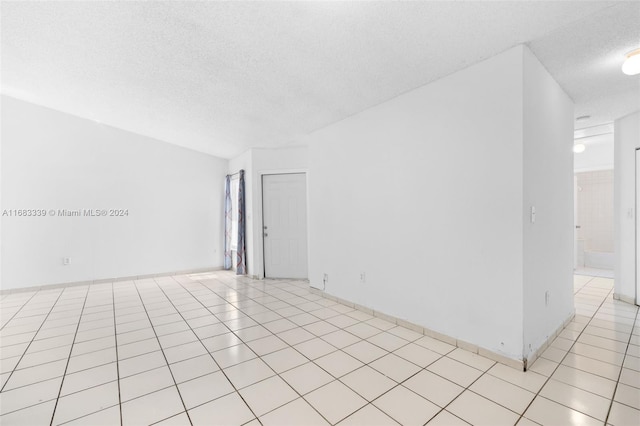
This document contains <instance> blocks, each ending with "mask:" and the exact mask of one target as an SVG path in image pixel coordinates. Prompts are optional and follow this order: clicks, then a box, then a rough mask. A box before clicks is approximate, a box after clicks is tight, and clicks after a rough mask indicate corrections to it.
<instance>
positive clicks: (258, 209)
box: [253, 168, 310, 279]
mask: <svg viewBox="0 0 640 426" xmlns="http://www.w3.org/2000/svg"><path fill="white" fill-rule="evenodd" d="M298 173H301V174H304V175H305V181H306V185H307V186H306V191H307V241H309V170H308V169H300V168H295V169H267V170H258V171H257V172H256V181H255V182H254V183H255V184H256V185H255V186H254V188H255V189H254V190H255V192H256V197H255V198H254V199H256V200H258V201H259V202H258V203H256V205H254V206H253V215H254V218H257V222H259V227H260V233H259V236H260V238H256V237H257V235H254V238H253V240H254V243H253V245H254V247H253V248H254V253H253V254H254V255H253V257H254V261H255V263H256V264H255V265H254V276H256V277H258V279H264V278H265V275H264V232H262V231H263V226H264V215H263V210H262V206H263V203H264V198H263V194H262V176H265V175H290V174H298ZM254 230H255V228H254ZM258 241H259V244H258ZM309 261H310V259H309V248H308V246H307V265H310V263H309Z"/></svg>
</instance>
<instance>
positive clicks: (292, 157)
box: [229, 146, 308, 278]
mask: <svg viewBox="0 0 640 426" xmlns="http://www.w3.org/2000/svg"><path fill="white" fill-rule="evenodd" d="M307 167H308V164H307V147H306V146H296V147H288V148H280V149H261V148H252V149H250V150H248V151H245V152H244V153H243V154H242V155H240V156H238V157H236V158H234V159H232V160H230V161H229V173H236V172H237V171H239V170H241V169H244V170H245V192H246V200H245V202H246V209H247V230H246V238H247V269H248V274H249V275H252V276H255V277H258V278H263V277H264V255H263V253H264V252H263V244H262V175H264V174H276V173H288V172H306V170H307Z"/></svg>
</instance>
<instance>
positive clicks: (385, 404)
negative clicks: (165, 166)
mask: <svg viewBox="0 0 640 426" xmlns="http://www.w3.org/2000/svg"><path fill="white" fill-rule="evenodd" d="M575 304H576V317H575V320H574V321H573V322H571V324H569V326H568V327H567V328H566V329H565V330H564V331H562V333H561V334H560V336H559V337H558V338H557V339H556V340H555V341H554V342H553V344H552V345H551V346H550V347H549V348H548V349H547V350H546V351H545V352H544V353H543V354H542V357H541V358H540V359H539V360H538V361H536V362H535V363H534V364H533V366H532V368H531V370H530V371H528V372H526V373H522V372H519V371H516V370H515V369H512V368H510V367H506V366H504V365H501V364H496V363H494V362H493V361H491V360H489V359H486V358H483V357H480V356H478V355H475V354H472V353H470V352H467V351H464V350H462V349H457V348H455V347H453V346H450V345H448V344H446V343H443V342H440V341H437V340H433V339H431V338H429V337H425V336H422V335H420V334H417V333H414V332H412V331H410V330H408V329H405V328H402V327H398V326H396V325H394V324H392V323H389V322H386V321H383V320H381V319H379V318H373V317H371V316H369V315H367V314H365V313H363V312H360V311H355V310H352V309H351V308H348V307H345V306H343V305H339V304H336V303H334V302H332V301H330V300H328V299H324V298H321V297H319V296H317V295H314V294H312V293H311V292H310V291H309V289H308V285H306V284H304V283H301V282H292V281H254V280H251V279H248V278H244V277H241V278H237V277H236V276H235V275H233V274H231V273H228V272H215V273H208V274H198V275H190V276H184V275H183V276H174V277H165V278H157V279H146V280H140V281H135V282H131V281H130V282H116V283H113V284H100V285H92V286H81V287H68V288H65V289H48V290H40V291H38V292H24V293H15V294H8V295H3V296H2V297H1V299H0V306H1V308H2V310H1V327H2V328H1V330H0V345H1V358H2V363H1V367H2V369H1V371H0V378H1V382H0V383H1V386H2V390H1V393H0V414H1V416H0V423H1V424H2V425H20V424H28V425H48V424H55V425H57V424H63V423H69V424H84V425H100V424H106V425H115V424H124V425H145V424H163V425H189V424H206V425H218V424H220V425H241V424H247V425H259V424H263V425H287V424H291V425H316V424H317V425H322V424H341V425H343V424H344V425H377V424H398V423H399V424H403V425H414V424H415V425H418V424H426V423H429V424H430V425H431V424H433V425H457V424H467V423H469V424H477V425H501V424H505V425H506V424H509V425H512V424H516V423H518V424H524V425H531V424H536V423H537V424H543V425H570V424H581V425H582V424H585V425H590V424H599V425H602V424H605V423H606V424H612V425H638V424H640V411H639V409H640V327H639V326H638V322H637V321H638V320H637V313H638V312H637V308H636V307H635V306H632V305H629V304H626V303H623V302H618V301H615V300H613V298H612V281H611V280H610V279H606V278H601V277H588V276H576V277H575Z"/></svg>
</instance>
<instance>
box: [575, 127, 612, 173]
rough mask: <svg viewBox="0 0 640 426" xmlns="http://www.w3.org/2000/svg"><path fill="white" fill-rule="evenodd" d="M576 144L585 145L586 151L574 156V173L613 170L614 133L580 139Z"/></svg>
mask: <svg viewBox="0 0 640 426" xmlns="http://www.w3.org/2000/svg"><path fill="white" fill-rule="evenodd" d="M575 142H576V143H584V145H585V148H586V149H585V150H584V152H580V153H576V154H574V157H573V158H574V160H573V170H574V172H576V173H578V172H589V171H593V170H613V162H614V160H613V133H610V134H607V135H601V136H594V137H590V138H583V139H578V140H576V141H575Z"/></svg>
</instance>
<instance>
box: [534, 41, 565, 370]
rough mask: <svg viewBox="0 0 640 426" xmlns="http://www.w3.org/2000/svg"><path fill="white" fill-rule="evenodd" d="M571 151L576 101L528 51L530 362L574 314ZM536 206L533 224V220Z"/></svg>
mask: <svg viewBox="0 0 640 426" xmlns="http://www.w3.org/2000/svg"><path fill="white" fill-rule="evenodd" d="M572 147H573V102H572V101H571V99H570V98H569V97H568V96H567V94H566V93H565V92H564V91H563V90H562V88H561V87H560V86H559V85H558V83H557V82H556V81H555V80H554V79H553V78H552V77H551V75H550V74H549V73H548V72H547V70H546V69H545V68H544V67H543V66H542V64H541V63H540V62H539V61H538V59H537V58H536V57H535V56H534V55H533V53H531V51H530V50H529V49H524V156H523V159H524V198H523V206H522V212H523V223H524V299H523V301H524V355H525V357H526V358H528V357H529V356H530V355H531V354H532V353H533V352H535V351H536V350H537V349H538V348H540V346H541V345H542V344H543V343H545V341H546V340H547V339H548V338H549V337H550V335H551V334H552V333H553V332H555V331H556V330H557V329H558V328H559V327H561V326H562V325H563V322H564V321H565V320H567V318H569V317H570V316H571V315H572V314H573V311H574V308H573V246H574V242H573V235H574V232H573V231H574V218H573V209H574V207H573V150H572ZM532 206H535V209H536V218H535V223H532V222H531V207H532ZM547 292H548V300H547V298H546V295H545V293H547ZM547 302H548V303H547Z"/></svg>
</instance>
